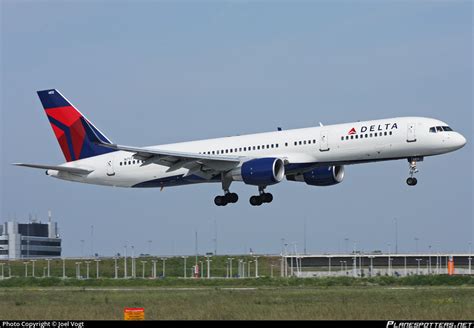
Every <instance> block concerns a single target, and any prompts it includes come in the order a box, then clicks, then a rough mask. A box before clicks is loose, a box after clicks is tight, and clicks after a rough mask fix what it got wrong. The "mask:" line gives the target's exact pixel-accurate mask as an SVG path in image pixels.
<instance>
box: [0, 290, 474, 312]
mask: <svg viewBox="0 0 474 328" xmlns="http://www.w3.org/2000/svg"><path fill="white" fill-rule="evenodd" d="M124 307H144V308H145V316H146V319H419V320H454V319H457V320H463V319H464V320H466V319H472V318H473V317H474V289H473V288H471V287H422V288H419V287H418V288H412V287H402V288H398V287H397V288H392V287H390V288H389V287H311V288H308V287H305V288H301V287H300V288H298V287H284V288H270V289H269V288H258V289H255V290H225V289H220V288H203V289H197V290H189V289H179V288H174V289H163V288H161V289H160V288H155V289H150V288H148V289H146V288H143V289H139V290H129V291H111V290H103V289H102V290H100V289H98V290H94V289H92V290H84V289H80V288H79V289H77V288H76V289H75V290H74V289H70V288H66V289H61V290H54V289H51V288H46V289H38V288H36V289H35V288H32V289H30V290H25V289H17V288H7V289H5V288H4V289H1V290H0V318H1V319H3V320H7V319H11V320H15V319H16V320H20V319H21V320H43V319H46V320H47V319H50V320H51V319H76V320H84V319H118V320H121V319H123V308H124Z"/></svg>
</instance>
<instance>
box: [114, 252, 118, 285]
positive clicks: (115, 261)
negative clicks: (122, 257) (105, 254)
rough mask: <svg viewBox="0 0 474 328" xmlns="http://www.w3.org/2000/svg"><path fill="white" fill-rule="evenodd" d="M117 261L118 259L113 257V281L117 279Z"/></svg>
mask: <svg viewBox="0 0 474 328" xmlns="http://www.w3.org/2000/svg"><path fill="white" fill-rule="evenodd" d="M117 260H118V257H117V256H114V273H115V276H114V279H118V265H117Z"/></svg>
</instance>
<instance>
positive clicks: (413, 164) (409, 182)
mask: <svg viewBox="0 0 474 328" xmlns="http://www.w3.org/2000/svg"><path fill="white" fill-rule="evenodd" d="M418 161H420V162H421V161H423V157H412V158H408V162H409V163H410V165H409V174H410V177H409V178H408V179H407V185H409V186H416V184H417V183H418V180H417V179H416V178H415V177H414V175H415V173H418V169H417V168H416V163H417V162H418Z"/></svg>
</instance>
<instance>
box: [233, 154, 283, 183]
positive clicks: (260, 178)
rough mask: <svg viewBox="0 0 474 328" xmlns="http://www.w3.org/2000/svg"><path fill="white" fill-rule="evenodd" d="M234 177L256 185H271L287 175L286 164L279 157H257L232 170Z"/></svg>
mask: <svg viewBox="0 0 474 328" xmlns="http://www.w3.org/2000/svg"><path fill="white" fill-rule="evenodd" d="M231 175H232V179H233V180H235V181H243V182H244V183H245V184H248V185H254V186H269V185H272V184H275V183H278V182H280V181H281V180H283V178H284V177H285V164H284V163H283V161H282V160H281V159H279V158H257V159H252V160H250V161H247V162H245V163H243V164H242V166H241V167H239V168H236V169H234V170H232V172H231Z"/></svg>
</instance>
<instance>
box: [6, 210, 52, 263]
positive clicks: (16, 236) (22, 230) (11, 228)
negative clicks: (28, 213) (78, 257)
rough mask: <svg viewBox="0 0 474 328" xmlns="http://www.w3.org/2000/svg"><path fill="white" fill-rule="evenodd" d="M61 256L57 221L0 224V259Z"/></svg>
mask: <svg viewBox="0 0 474 328" xmlns="http://www.w3.org/2000/svg"><path fill="white" fill-rule="evenodd" d="M60 256H61V238H60V236H59V232H58V224H57V222H52V221H51V219H49V222H48V223H41V222H35V221H32V222H28V223H18V222H15V221H7V222H5V223H4V224H2V225H0V260H2V259H3V260H10V259H12V260H13V259H31V258H45V257H60Z"/></svg>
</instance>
